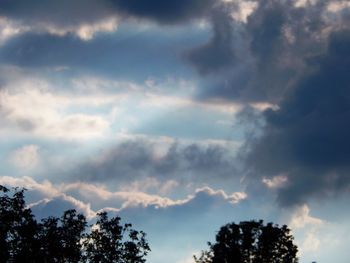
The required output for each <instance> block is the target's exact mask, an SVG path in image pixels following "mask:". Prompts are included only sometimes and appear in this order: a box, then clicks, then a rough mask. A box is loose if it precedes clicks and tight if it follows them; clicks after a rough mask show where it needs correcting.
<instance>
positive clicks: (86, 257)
mask: <svg viewBox="0 0 350 263" xmlns="http://www.w3.org/2000/svg"><path fill="white" fill-rule="evenodd" d="M120 221H121V219H120V218H119V217H112V218H110V219H109V218H108V215H107V213H106V212H102V213H99V214H98V218H97V222H96V224H94V225H90V228H88V229H86V227H87V222H86V218H85V216H84V215H82V214H79V213H77V212H76V211H75V210H67V211H65V212H64V213H63V215H62V216H61V217H60V218H57V217H53V216H52V217H48V218H44V219H42V220H41V221H40V222H37V220H36V219H35V217H34V215H33V214H32V211H31V209H30V208H28V207H27V206H26V204H25V200H24V189H21V190H19V189H17V188H14V189H8V188H6V187H4V186H1V185H0V262H4V263H10V262H11V263H23V262H28V263H32V262H33V263H34V262H35V263H54V262H55V263H81V262H90V263H104V262H108V263H144V262H145V257H146V255H147V253H148V252H149V251H150V248H149V245H148V243H147V241H146V238H145V236H146V234H145V233H144V232H142V231H140V232H139V231H136V230H134V229H132V228H131V227H132V226H131V224H125V225H121V223H120Z"/></svg>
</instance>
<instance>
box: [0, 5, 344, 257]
mask: <svg viewBox="0 0 350 263" xmlns="http://www.w3.org/2000/svg"><path fill="white" fill-rule="evenodd" d="M349 69H350V4H349V3H348V1H342V0H257V1H244V0H233V1H221V0H204V1H203V0H202V1H200V0H189V1H187V0H186V1H185V0H181V1H172V0H166V1H164V0H163V1H162V0H149V1H137V0H128V1H126V0H102V1H97V0H88V1H82V0H72V1H56V0H49V1H25V0H16V1H11V0H4V1H0V167H1V168H0V184H6V185H10V186H11V185H13V186H15V185H17V186H21V187H22V186H23V187H26V188H28V189H29V192H28V200H29V202H30V205H31V207H32V208H33V210H34V211H35V212H36V213H37V214H38V215H39V216H47V215H49V214H59V213H61V211H62V210H64V209H67V208H69V207H75V208H77V209H78V210H79V211H81V212H84V213H85V214H86V215H87V216H88V217H89V218H90V219H93V218H94V216H95V213H96V212H97V211H99V210H101V209H107V210H108V211H110V212H112V213H120V214H121V215H122V216H124V217H125V219H126V220H127V221H134V222H135V223H136V224H137V225H139V226H140V228H145V230H146V232H148V233H149V235H150V240H151V241H154V244H153V246H152V244H151V246H152V250H153V252H152V254H151V255H150V258H151V262H154V263H157V262H164V261H166V262H170V263H184V262H186V263H187V262H191V261H190V259H191V255H192V254H193V253H197V252H198V251H200V250H201V249H204V248H205V244H206V241H207V240H209V239H210V238H213V237H214V233H215V230H216V229H217V228H218V227H219V226H220V225H223V224H225V223H227V221H230V220H235V221H239V220H249V219H253V218H256V219H258V218H263V219H266V220H273V221H276V222H279V223H287V224H290V225H291V227H292V228H293V231H294V232H295V234H296V236H297V242H298V245H299V247H300V248H301V252H300V253H301V254H300V255H301V262H303V263H304V262H311V261H317V262H340V263H342V262H344V263H345V262H346V261H345V259H346V258H348V257H349V254H348V253H349V252H348V250H347V249H344V247H343V246H341V245H340V244H343V243H346V242H347V241H348V240H347V238H346V237H344V236H342V235H338V234H339V233H342V232H343V233H345V232H346V231H349V229H350V225H349V224H348V223H347V220H346V219H348V216H349V215H348V213H347V212H346V208H347V204H348V203H347V200H348V198H349V190H350V179H349V178H350V177H349V172H350V167H349V164H348V160H349V158H350V150H349V149H350V139H349V133H350V126H349V121H348V120H349V118H350V114H349V112H350V101H349V98H350V92H349V90H350V77H349V73H348V71H349ZM320 204H323V205H324V206H323V207H322V206H321V205H320ZM336 215H341V218H339V217H337V216H336ZM184 222H186V223H185V225H184ZM169 225H172V228H173V229H172V230H174V231H172V230H169V229H168V228H169ZM203 229H208V231H207V233H206V231H204V230H203ZM341 229H343V230H344V231H345V232H344V231H341ZM176 231H178V233H182V236H183V240H182V241H181V240H174V239H172V238H171V237H172V235H175V233H176ZM327 231H328V232H327ZM165 233H166V234H165ZM165 235H166V237H167V238H166V239H167V242H162V237H164V236H165ZM177 241H178V242H177ZM174 247H177V248H178V250H179V251H182V252H181V253H179V254H178V255H173V256H172V257H171V258H170V259H169V258H168V259H167V260H165V258H166V257H167V256H168V254H169V253H168V252H169V251H173V248H174ZM332 255H333V256H334V255H339V256H338V257H337V258H336V260H335V261H334V258H333V256H332ZM331 258H332V259H331Z"/></svg>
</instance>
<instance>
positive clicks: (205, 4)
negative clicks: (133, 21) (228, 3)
mask: <svg viewBox="0 0 350 263" xmlns="http://www.w3.org/2000/svg"><path fill="white" fill-rule="evenodd" d="M109 2H110V3H111V4H112V5H114V7H115V8H116V11H117V12H118V13H120V14H122V15H125V16H127V17H128V16H131V17H135V18H145V19H149V20H154V21H157V22H159V23H162V24H171V23H178V22H184V21H187V20H190V19H193V18H200V17H204V16H207V15H208V13H210V9H211V8H212V7H213V5H214V4H215V2H217V1H216V0H179V1H174V0H149V1H139V0H109Z"/></svg>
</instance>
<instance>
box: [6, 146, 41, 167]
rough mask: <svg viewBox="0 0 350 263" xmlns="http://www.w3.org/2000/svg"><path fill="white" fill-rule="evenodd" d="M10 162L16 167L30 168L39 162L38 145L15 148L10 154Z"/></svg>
mask: <svg viewBox="0 0 350 263" xmlns="http://www.w3.org/2000/svg"><path fill="white" fill-rule="evenodd" d="M10 160H11V162H12V163H13V164H14V165H15V166H17V167H18V168H22V169H26V170H31V169H33V168H35V167H36V166H37V165H38V164H39V163H40V153H39V146H38V145H34V144H31V145H25V146H23V147H21V148H18V149H16V150H15V151H14V152H13V153H12V154H11V156H10Z"/></svg>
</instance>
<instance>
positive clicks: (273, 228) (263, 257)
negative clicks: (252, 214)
mask: <svg viewBox="0 0 350 263" xmlns="http://www.w3.org/2000/svg"><path fill="white" fill-rule="evenodd" d="M293 239H294V238H293V236H292V235H291V234H290V229H289V228H288V227H287V226H286V225H284V226H282V227H280V226H278V225H275V224H272V223H268V224H266V225H265V224H264V223H263V221H262V220H260V221H244V222H240V223H239V224H235V223H231V224H227V225H225V226H223V227H221V229H220V231H219V232H218V234H217V235H216V243H214V244H211V243H208V244H209V250H208V251H203V252H202V254H201V256H200V257H199V258H197V257H194V259H195V262H196V263H228V262H230V263H297V262H298V258H297V252H298V249H297V247H296V245H294V244H293Z"/></svg>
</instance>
